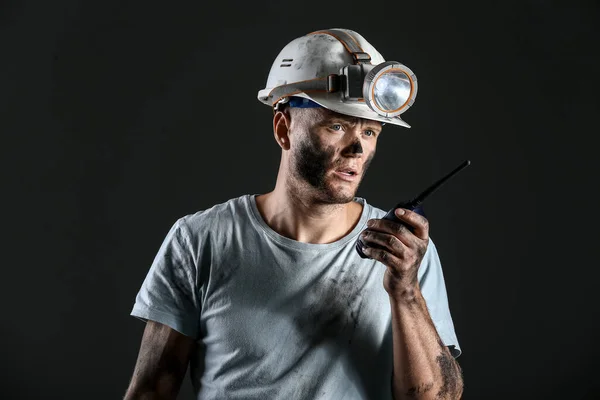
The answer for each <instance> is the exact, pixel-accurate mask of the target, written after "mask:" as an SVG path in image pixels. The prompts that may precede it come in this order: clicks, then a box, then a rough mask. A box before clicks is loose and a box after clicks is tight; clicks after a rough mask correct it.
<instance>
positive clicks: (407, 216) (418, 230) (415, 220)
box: [394, 208, 429, 240]
mask: <svg viewBox="0 0 600 400" xmlns="http://www.w3.org/2000/svg"><path fill="white" fill-rule="evenodd" d="M394 214H395V215H396V217H398V219H400V220H401V221H404V222H406V223H408V224H409V225H410V226H412V227H413V228H414V232H413V233H414V235H415V236H416V237H418V238H419V239H421V240H427V239H428V238H429V221H428V220H427V218H425V217H424V216H422V215H421V214H419V213H416V212H414V211H411V210H407V209H406V208H397V209H396V211H395V212H394Z"/></svg>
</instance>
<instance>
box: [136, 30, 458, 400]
mask: <svg viewBox="0 0 600 400" xmlns="http://www.w3.org/2000/svg"><path fill="white" fill-rule="evenodd" d="M361 91H362V92H361ZM359 92H361V93H359ZM415 95H416V77H415V76H414V74H413V73H412V72H411V71H410V70H409V69H408V68H406V67H405V66H403V65H402V64H399V63H396V62H387V63H386V62H385V61H384V60H383V57H382V56H381V55H380V54H379V53H378V52H377V50H375V49H374V48H373V47H372V46H371V45H370V44H369V43H368V42H367V41H366V40H365V39H364V38H363V37H362V36H361V35H359V34H358V33H356V32H353V31H350V30H341V29H334V30H327V31H320V32H313V33H311V34H309V35H306V36H303V37H301V38H298V39H295V40H294V41H292V42H291V43H290V44H288V45H287V46H286V47H285V48H284V49H283V50H282V51H281V53H280V54H279V56H278V57H277V59H276V60H275V62H274V64H273V67H272V68H271V72H270V75H269V79H268V81H267V88H266V89H264V90H261V91H260V92H259V99H260V100H261V101H262V102H264V103H265V104H268V105H269V106H271V107H273V109H274V117H273V132H274V136H275V140H276V141H277V143H278V144H279V146H280V147H281V149H282V157H281V163H280V168H279V173H278V175H277V181H276V185H275V189H274V190H273V191H272V192H270V193H266V194H262V195H245V196H241V197H239V198H235V199H231V200H229V201H227V202H226V203H223V204H219V205H215V206H214V207H212V208H210V209H207V210H203V211H199V212H197V213H195V214H193V215H187V216H185V217H182V218H180V219H179V220H178V221H177V222H176V223H175V224H174V225H173V227H172V228H171V230H170V231H169V233H168V234H167V237H166V239H165V240H164V242H163V244H162V246H161V248H160V250H159V252H158V254H157V256H156V258H155V260H154V262H153V264H152V266H151V268H150V271H149V273H148V275H147V277H146V279H145V281H144V283H143V285H142V288H141V290H140V292H139V293H138V295H137V297H136V302H135V305H134V307H133V310H132V312H131V315H133V316H135V317H138V318H140V319H142V320H144V321H147V325H146V329H145V331H144V335H143V338H142V344H141V348H140V353H139V357H138V360H137V364H136V366H135V371H134V374H133V378H132V380H131V383H130V386H129V388H128V390H127V394H126V395H125V398H126V399H146V398H148V399H151V398H161V399H162V398H171V399H175V398H176V395H177V393H178V391H179V388H180V385H181V382H182V379H183V377H184V375H185V372H186V369H187V364H188V362H189V363H190V366H191V376H192V383H193V386H194V389H195V391H196V393H197V394H196V396H197V398H198V399H286V400H292V399H377V400H379V399H392V398H393V399H396V400H399V399H405V398H423V399H457V398H460V396H461V394H462V384H463V383H462V375H461V370H460V367H459V366H458V364H457V362H456V361H455V359H454V357H458V355H460V352H461V350H460V346H459V344H458V341H457V339H456V335H455V332H454V327H453V323H452V318H451V315H450V312H449V307H448V301H447V295H446V289H445V284H444V278H443V274H442V269H441V265H440V261H439V257H438V255H437V251H436V248H435V245H434V244H433V241H432V240H431V239H430V238H429V230H428V224H427V220H426V219H425V218H424V217H423V216H421V215H419V214H417V213H416V212H412V211H410V210H403V209H398V210H396V215H397V216H398V218H399V219H400V220H401V221H403V222H404V223H405V224H406V225H403V224H400V223H396V222H392V221H388V220H383V219H381V218H382V217H383V216H384V215H385V211H383V210H381V209H378V208H375V207H373V206H371V205H369V204H367V202H366V201H365V199H362V198H357V197H355V194H356V191H357V189H358V186H359V183H360V181H361V180H362V178H363V177H364V175H365V172H366V170H367V168H368V166H369V162H370V161H371V159H372V158H373V156H374V155H375V150H376V145H377V141H378V138H379V136H380V134H381V131H382V128H383V124H394V125H400V126H405V127H408V125H407V124H406V123H405V122H404V121H402V120H401V119H400V117H399V114H401V113H402V112H404V111H405V110H406V109H407V108H408V107H410V105H412V102H413V101H414V97H415ZM407 226H408V227H411V229H409V228H407ZM361 232H363V233H361ZM359 237H360V238H361V239H362V244H363V245H364V246H359V247H356V245H355V243H357V239H358V238H359Z"/></svg>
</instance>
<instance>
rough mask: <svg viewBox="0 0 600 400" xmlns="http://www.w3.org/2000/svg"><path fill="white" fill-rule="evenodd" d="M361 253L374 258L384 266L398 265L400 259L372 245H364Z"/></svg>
mask: <svg viewBox="0 0 600 400" xmlns="http://www.w3.org/2000/svg"><path fill="white" fill-rule="evenodd" d="M362 251H363V253H365V254H366V255H367V256H369V257H371V258H372V259H374V260H377V261H379V262H380V263H382V264H384V265H385V266H387V267H389V266H391V265H400V259H399V258H398V257H396V256H395V255H393V254H392V253H390V252H389V251H387V250H385V249H376V248H374V247H369V246H364V247H363V248H362Z"/></svg>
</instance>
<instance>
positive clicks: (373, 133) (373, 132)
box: [365, 129, 375, 137]
mask: <svg viewBox="0 0 600 400" xmlns="http://www.w3.org/2000/svg"><path fill="white" fill-rule="evenodd" d="M365 135H367V136H369V137H370V136H375V131H373V130H371V129H367V130H366V131H365Z"/></svg>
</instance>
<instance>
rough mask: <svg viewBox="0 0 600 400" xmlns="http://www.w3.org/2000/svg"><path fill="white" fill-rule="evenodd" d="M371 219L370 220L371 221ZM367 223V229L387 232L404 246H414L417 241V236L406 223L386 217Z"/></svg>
mask: <svg viewBox="0 0 600 400" xmlns="http://www.w3.org/2000/svg"><path fill="white" fill-rule="evenodd" d="M371 221H372V222H371ZM371 221H369V223H368V224H367V225H368V226H369V230H371V231H378V232H383V233H389V234H391V235H394V236H395V237H397V238H398V239H399V240H400V241H401V242H402V243H403V244H404V245H405V246H414V245H416V244H417V243H418V242H419V238H417V237H416V236H415V235H414V234H413V233H412V232H411V231H410V230H409V229H408V227H407V226H406V225H404V224H402V223H400V222H397V221H390V220H387V219H374V220H371Z"/></svg>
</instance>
